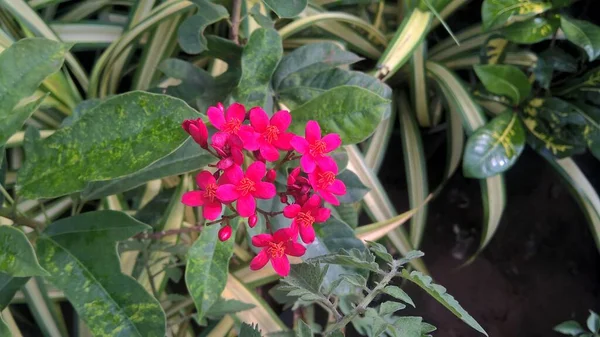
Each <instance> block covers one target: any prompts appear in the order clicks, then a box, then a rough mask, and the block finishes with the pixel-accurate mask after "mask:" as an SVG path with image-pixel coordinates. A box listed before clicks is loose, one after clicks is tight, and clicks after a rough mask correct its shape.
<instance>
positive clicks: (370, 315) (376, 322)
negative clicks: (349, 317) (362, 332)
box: [365, 308, 388, 337]
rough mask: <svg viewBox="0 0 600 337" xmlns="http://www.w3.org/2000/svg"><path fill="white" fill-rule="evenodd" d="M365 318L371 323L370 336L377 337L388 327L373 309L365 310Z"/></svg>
mask: <svg viewBox="0 0 600 337" xmlns="http://www.w3.org/2000/svg"><path fill="white" fill-rule="evenodd" d="M365 318H367V319H370V320H371V322H372V323H371V324H370V328H371V334H370V336H373V337H379V336H381V335H382V334H383V333H384V332H385V330H386V329H387V327H388V323H387V322H386V321H385V320H384V319H383V318H382V317H381V316H380V315H379V314H378V313H377V311H376V310H375V309H373V308H367V312H366V313H365Z"/></svg>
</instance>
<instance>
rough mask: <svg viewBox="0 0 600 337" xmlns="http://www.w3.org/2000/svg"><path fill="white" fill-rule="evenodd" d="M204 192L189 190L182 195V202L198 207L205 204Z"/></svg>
mask: <svg viewBox="0 0 600 337" xmlns="http://www.w3.org/2000/svg"><path fill="white" fill-rule="evenodd" d="M203 196H204V193H203V192H202V191H189V192H185V193H184V194H183V195H182V196H181V203H183V204H184V205H187V206H191V207H198V206H202V205H203V204H204V199H203Z"/></svg>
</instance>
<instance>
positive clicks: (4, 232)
mask: <svg viewBox="0 0 600 337" xmlns="http://www.w3.org/2000/svg"><path fill="white" fill-rule="evenodd" d="M0 251H1V252H2V254H0V272H2V273H6V274H8V275H10V276H14V277H26V276H46V275H48V273H47V272H46V271H45V270H44V269H43V268H42V267H40V265H39V263H38V261H37V258H36V256H35V252H34V251H33V247H32V246H31V244H30V243H29V240H27V237H26V236H25V234H24V233H23V232H22V231H20V230H18V229H17V228H14V227H11V226H0Z"/></svg>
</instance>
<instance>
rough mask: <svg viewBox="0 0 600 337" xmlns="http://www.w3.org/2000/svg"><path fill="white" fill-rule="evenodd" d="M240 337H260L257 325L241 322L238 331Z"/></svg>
mask: <svg viewBox="0 0 600 337" xmlns="http://www.w3.org/2000/svg"><path fill="white" fill-rule="evenodd" d="M240 337H262V336H261V334H260V330H258V325H254V324H252V325H250V324H248V323H245V322H242V327H241V329H240Z"/></svg>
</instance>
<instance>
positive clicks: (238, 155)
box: [211, 132, 244, 170]
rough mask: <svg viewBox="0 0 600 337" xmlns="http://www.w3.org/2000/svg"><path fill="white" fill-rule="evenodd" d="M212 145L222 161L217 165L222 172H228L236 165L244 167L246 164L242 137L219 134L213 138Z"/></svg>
mask: <svg viewBox="0 0 600 337" xmlns="http://www.w3.org/2000/svg"><path fill="white" fill-rule="evenodd" d="M211 143H212V144H211V146H212V147H213V148H214V149H215V151H216V152H217V154H218V155H219V157H221V160H219V162H218V163H217V167H218V168H220V169H221V170H227V169H229V168H230V167H232V166H233V165H234V164H235V165H238V166H239V165H242V163H243V162H244V154H243V153H242V148H243V145H242V140H241V139H240V137H238V136H236V135H230V134H227V133H223V132H217V133H215V134H214V135H213V136H212V138H211Z"/></svg>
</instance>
